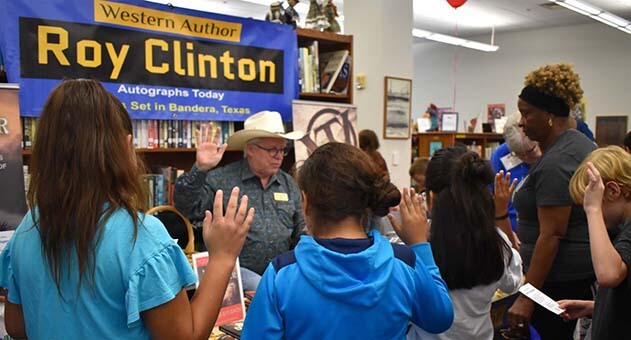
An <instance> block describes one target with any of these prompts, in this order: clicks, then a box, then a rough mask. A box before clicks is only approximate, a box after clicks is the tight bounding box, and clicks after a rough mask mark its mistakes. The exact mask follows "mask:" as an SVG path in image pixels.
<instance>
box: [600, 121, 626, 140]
mask: <svg viewBox="0 0 631 340" xmlns="http://www.w3.org/2000/svg"><path fill="white" fill-rule="evenodd" d="M626 134H627V116H596V144H598V146H599V147H603V146H607V145H620V146H622V145H623V142H624V136H625V135H626Z"/></svg>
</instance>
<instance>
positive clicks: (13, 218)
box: [0, 84, 35, 239]
mask: <svg viewBox="0 0 631 340" xmlns="http://www.w3.org/2000/svg"><path fill="white" fill-rule="evenodd" d="M18 103H19V99H18V85H17V84H0V188H2V189H1V192H2V194H0V235H2V234H5V233H8V231H9V230H14V229H15V228H17V226H18V224H20V221H21V220H22V217H24V214H25V213H26V211H27V207H26V199H25V197H24V168H23V166H22V127H21V126H20V125H21V124H20V123H21V121H20V109H19V104H18ZM34 120H35V119H33V121H34ZM5 236H6V239H8V238H9V237H10V235H9V234H5Z"/></svg>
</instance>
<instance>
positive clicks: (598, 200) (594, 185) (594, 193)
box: [583, 162, 605, 212]
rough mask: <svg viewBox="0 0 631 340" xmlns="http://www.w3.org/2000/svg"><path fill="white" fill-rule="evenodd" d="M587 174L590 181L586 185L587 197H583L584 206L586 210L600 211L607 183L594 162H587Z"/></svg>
mask: <svg viewBox="0 0 631 340" xmlns="http://www.w3.org/2000/svg"><path fill="white" fill-rule="evenodd" d="M587 176H589V183H588V184H587V186H586V187H585V197H583V208H584V209H585V211H586V212H587V211H598V212H600V210H601V208H602V203H603V195H604V193H605V184H603V180H602V178H600V172H598V169H596V167H595V166H594V163H592V162H587Z"/></svg>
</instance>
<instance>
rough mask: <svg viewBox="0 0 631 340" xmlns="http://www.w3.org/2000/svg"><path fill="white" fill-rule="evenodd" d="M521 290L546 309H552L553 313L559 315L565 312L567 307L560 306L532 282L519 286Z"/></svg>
mask: <svg viewBox="0 0 631 340" xmlns="http://www.w3.org/2000/svg"><path fill="white" fill-rule="evenodd" d="M519 292H520V293H522V294H524V295H526V296H527V297H528V298H529V299H530V300H532V301H534V302H536V303H538V304H539V305H541V306H542V307H544V308H545V309H547V310H549V311H551V312H552V313H554V314H556V315H559V314H561V313H563V312H565V309H562V308H561V307H559V304H558V303H557V302H556V301H554V300H552V299H551V298H550V297H549V296H547V295H546V294H544V293H542V292H541V291H540V290H539V289H537V288H535V286H533V285H531V284H530V283H526V284H525V285H523V286H521V288H519Z"/></svg>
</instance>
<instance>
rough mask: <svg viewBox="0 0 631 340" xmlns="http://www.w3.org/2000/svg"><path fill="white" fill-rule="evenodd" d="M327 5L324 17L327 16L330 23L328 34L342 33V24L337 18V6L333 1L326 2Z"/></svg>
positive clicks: (327, 0)
mask: <svg viewBox="0 0 631 340" xmlns="http://www.w3.org/2000/svg"><path fill="white" fill-rule="evenodd" d="M325 1H326V5H324V16H326V20H327V21H328V23H329V27H328V28H327V29H325V31H327V32H333V33H340V31H341V29H340V24H339V23H338V22H337V19H335V18H336V17H338V16H339V15H338V14H337V6H335V4H334V3H333V0H325Z"/></svg>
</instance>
